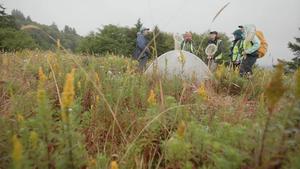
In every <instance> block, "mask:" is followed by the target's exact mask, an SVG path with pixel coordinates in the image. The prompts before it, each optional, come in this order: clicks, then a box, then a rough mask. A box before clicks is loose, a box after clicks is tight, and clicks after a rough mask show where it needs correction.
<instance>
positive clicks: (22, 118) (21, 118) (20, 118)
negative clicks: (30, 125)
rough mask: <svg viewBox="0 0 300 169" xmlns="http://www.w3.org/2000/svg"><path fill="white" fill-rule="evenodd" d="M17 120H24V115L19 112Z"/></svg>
mask: <svg viewBox="0 0 300 169" xmlns="http://www.w3.org/2000/svg"><path fill="white" fill-rule="evenodd" d="M17 121H18V122H19V123H20V122H23V121H24V117H23V116H22V115H21V114H17Z"/></svg>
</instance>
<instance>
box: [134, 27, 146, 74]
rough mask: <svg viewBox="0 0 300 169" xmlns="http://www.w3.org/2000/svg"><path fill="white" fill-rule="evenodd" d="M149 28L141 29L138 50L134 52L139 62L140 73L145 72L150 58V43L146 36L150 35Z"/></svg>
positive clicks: (137, 40) (138, 35)
mask: <svg viewBox="0 0 300 169" xmlns="http://www.w3.org/2000/svg"><path fill="white" fill-rule="evenodd" d="M149 30H150V29H149V28H144V27H143V28H141V30H140V32H138V34H137V39H136V49H135V51H134V54H133V57H134V59H136V60H138V62H139V69H140V71H143V70H145V68H146V64H147V61H148V59H149V57H150V50H149V47H148V45H149V41H148V39H147V38H146V35H147V34H148V33H149Z"/></svg>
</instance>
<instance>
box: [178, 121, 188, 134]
mask: <svg viewBox="0 0 300 169" xmlns="http://www.w3.org/2000/svg"><path fill="white" fill-rule="evenodd" d="M185 130H186V125H185V122H184V121H181V122H180V123H179V125H178V128H177V135H178V136H179V137H180V138H183V137H184V135H185Z"/></svg>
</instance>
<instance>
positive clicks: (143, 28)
mask: <svg viewBox="0 0 300 169" xmlns="http://www.w3.org/2000/svg"><path fill="white" fill-rule="evenodd" d="M145 30H147V31H149V30H150V29H149V28H146V27H142V28H141V30H140V31H141V32H144V31H145Z"/></svg>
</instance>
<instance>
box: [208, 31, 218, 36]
mask: <svg viewBox="0 0 300 169" xmlns="http://www.w3.org/2000/svg"><path fill="white" fill-rule="evenodd" d="M209 34H215V35H218V32H217V31H211V32H209Z"/></svg>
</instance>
